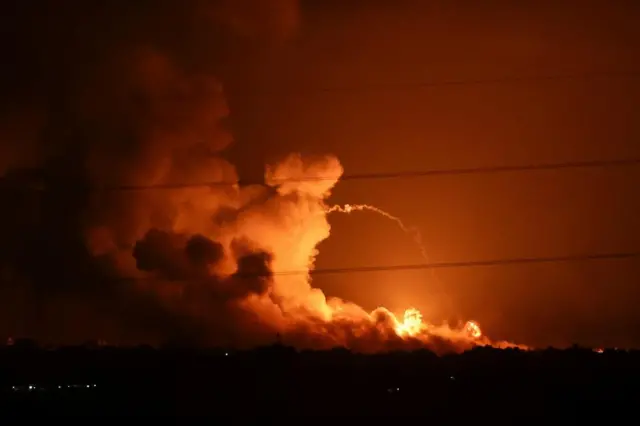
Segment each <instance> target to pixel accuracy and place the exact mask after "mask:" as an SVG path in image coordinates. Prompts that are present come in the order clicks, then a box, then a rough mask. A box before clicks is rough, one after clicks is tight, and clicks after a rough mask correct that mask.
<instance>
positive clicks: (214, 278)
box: [0, 0, 501, 352]
mask: <svg viewBox="0 0 640 426" xmlns="http://www.w3.org/2000/svg"><path fill="white" fill-rule="evenodd" d="M125 3H126V4H127V5H128V4H129V2H125ZM125 3H123V4H125ZM170 3H171V4H172V6H169V5H167V6H165V7H166V8H168V9H166V10H165V9H163V12H162V13H160V12H158V13H151V14H149V13H143V12H142V9H141V11H140V12H135V11H133V10H129V8H126V9H120V8H118V7H116V6H113V7H114V9H113V13H112V16H111V15H110V16H111V18H110V19H112V22H111V21H110V22H111V24H110V25H108V26H106V27H103V26H101V25H102V22H103V20H104V19H103V17H102V15H101V14H100V13H96V15H95V16H96V21H95V23H96V25H91V24H88V23H87V21H86V20H87V19H88V18H87V17H86V16H85V15H84V14H75V13H71V12H72V11H73V8H69V10H68V11H67V12H68V13H67V14H68V15H69V16H67V18H68V19H69V20H70V22H71V23H75V25H77V26H78V28H81V29H83V31H86V35H84V36H80V35H78V34H80V33H78V32H76V31H75V30H69V31H63V33H64V34H67V33H68V34H69V35H70V37H72V39H69V40H65V42H64V43H63V42H60V43H61V46H59V47H62V48H63V49H62V50H61V52H64V54H53V53H51V52H53V50H52V51H51V52H50V51H49V48H48V47H46V46H48V45H47V44H46V42H48V41H51V40H58V38H57V36H58V32H57V31H56V32H55V37H54V32H52V33H51V36H50V37H44V38H42V39H41V40H40V42H42V43H40V42H34V43H32V44H33V45H34V46H37V45H40V44H42V46H45V47H43V55H42V57H43V58H48V59H50V60H54V59H56V61H57V59H60V60H59V61H57V62H55V63H54V64H53V65H56V66H57V68H55V67H54V68H55V69H53V68H52V67H48V66H43V67H40V68H46V69H48V70H52V71H55V72H56V73H55V74H52V77H51V78H50V80H51V81H52V82H55V87H56V90H53V91H49V90H47V91H46V92H47V93H49V92H51V101H49V100H48V98H46V97H45V98H46V101H45V102H44V103H43V104H42V105H40V104H39V103H38V104H37V105H34V111H36V113H33V115H35V116H37V117H40V115H42V116H43V118H42V121H44V123H43V124H42V125H41V126H42V128H38V131H37V132H35V131H34V132H33V133H34V134H33V135H32V134H31V133H30V132H23V131H22V126H18V127H19V128H18V129H17V130H16V131H17V132H19V133H20V134H19V135H17V136H15V135H14V136H12V135H13V133H12V132H8V133H7V132H2V129H1V128H0V134H2V135H3V138H0V142H2V141H8V142H16V143H15V144H14V145H21V146H29V147H31V145H33V149H31V148H30V149H29V150H28V151H29V152H28V153H24V155H22V154H23V153H18V152H13V151H15V150H13V151H12V150H10V149H6V150H3V159H2V160H3V164H2V166H3V170H2V172H5V171H6V175H5V176H4V181H5V183H7V184H11V185H15V186H17V187H29V188H39V189H38V191H30V192H29V196H28V197H26V196H25V197H22V196H21V197H17V196H15V197H14V198H15V199H13V198H12V200H13V201H7V202H5V203H3V205H4V206H6V208H5V209H3V210H4V212H3V213H4V215H5V216H6V218H5V220H3V222H2V223H3V224H5V227H4V228H3V232H4V233H3V235H4V236H5V238H4V239H5V243H6V247H7V248H6V250H4V251H3V252H2V253H0V254H2V256H3V257H2V258H1V259H0V260H1V261H2V262H3V263H2V265H5V267H4V269H3V274H4V275H11V277H12V282H16V283H18V284H16V287H18V286H19V284H20V283H23V282H25V283H28V284H29V288H30V290H29V291H33V294H34V296H33V297H34V300H37V301H38V303H39V304H36V303H25V306H31V305H33V306H37V307H36V308H34V311H37V315H34V316H33V317H34V319H33V323H32V324H31V326H30V327H27V329H28V330H37V332H38V333H39V334H40V335H41V336H47V337H50V336H55V338H56V339H57V340H58V341H62V340H65V339H66V340H74V339H75V340H76V341H77V340H79V339H82V340H85V339H86V338H87V337H97V336H96V335H98V336H99V337H101V338H103V337H104V338H106V339H107V340H112V341H123V340H126V341H135V342H136V343H139V342H140V341H148V342H153V343H156V342H160V341H164V340H168V339H171V338H175V337H178V338H184V339H186V340H193V341H196V342H197V343H200V344H209V345H229V346H236V347H241V346H255V345H259V344H264V343H272V342H273V341H274V339H275V338H276V336H277V335H280V336H281V337H282V339H283V341H284V342H285V343H287V344H291V345H294V346H296V347H299V348H332V347H346V348H350V349H352V350H356V351H364V352H376V351H384V350H390V349H412V348H430V349H432V350H435V351H438V352H446V351H461V350H464V349H467V348H471V347H473V346H476V345H484V344H488V343H491V342H489V340H488V339H486V337H484V336H483V334H482V332H481V331H480V328H479V327H478V325H477V324H475V323H473V322H468V323H467V324H466V325H465V326H463V327H449V326H447V325H433V324H427V323H425V322H423V319H422V314H421V313H420V312H419V311H418V310H416V309H413V308H412V309H408V310H407V311H406V312H405V313H404V316H403V317H402V318H401V319H399V318H398V317H397V316H396V315H394V314H393V313H392V312H390V311H389V310H388V309H385V308H382V307H380V308H377V309H375V310H374V311H372V312H368V311H366V310H365V309H363V308H362V307H360V306H358V305H356V304H354V303H351V302H348V301H344V300H341V299H338V298H334V297H327V296H326V295H325V294H324V293H323V292H322V291H321V290H319V289H317V288H314V286H313V285H312V284H313V283H312V279H311V272H312V271H313V270H314V267H315V259H316V256H317V255H318V249H317V247H318V245H319V244H320V243H321V242H322V241H324V240H325V239H327V238H329V236H330V231H331V226H330V224H329V221H328V216H329V215H330V214H332V213H354V212H358V211H362V210H368V211H373V212H376V213H378V214H381V215H382V216H384V217H386V218H388V219H390V220H393V221H395V222H396V223H397V224H398V225H399V226H400V227H401V229H402V230H403V231H404V232H406V233H408V234H410V235H412V236H413V238H414V239H415V241H416V242H417V243H418V245H419V246H420V248H421V250H422V252H423V256H424V258H425V260H428V259H427V256H426V253H425V252H424V249H423V245H422V243H421V238H420V235H419V233H418V232H417V231H416V230H415V229H411V228H408V227H406V226H405V225H404V224H403V223H402V221H401V220H400V219H398V218H396V217H394V216H392V215H390V214H388V213H386V212H384V211H382V210H380V209H378V208H376V207H374V206H368V205H346V206H330V205H328V204H327V199H328V197H329V196H330V194H331V191H332V189H333V188H334V186H335V185H336V184H337V183H338V182H339V180H340V177H341V176H342V174H343V168H342V165H341V164H340V162H339V161H338V159H337V158H336V157H333V156H327V157H324V158H320V159H315V160H310V159H307V158H303V157H302V156H301V155H297V154H292V155H290V156H288V157H287V158H285V159H284V160H283V161H281V162H279V163H277V164H274V165H270V166H268V167H267V168H266V172H265V176H264V184H261V185H243V184H241V183H240V182H239V178H238V175H237V173H236V168H235V166H234V165H233V164H231V163H230V162H229V161H228V160H227V159H226V158H225V150H226V148H227V147H228V146H230V145H231V144H232V143H233V137H232V135H231V132H229V131H228V129H227V126H226V125H225V122H226V120H227V119H228V116H229V107H228V104H227V98H226V95H225V93H224V90H223V89H224V87H223V84H222V82H221V79H219V78H218V77H219V76H221V75H222V76H224V72H223V70H224V69H226V67H221V68H219V67H217V66H215V65H214V63H216V61H217V59H216V58H212V59H211V61H206V60H201V59H202V58H201V57H202V56H203V52H208V51H210V47H211V46H210V45H209V44H208V43H210V40H214V39H216V37H218V36H219V32H218V31H217V30H216V31H212V30H211V28H212V26H213V25H216V24H217V25H220V23H223V25H222V27H221V28H218V30H219V31H220V34H225V37H221V38H220V42H221V43H222V42H229V43H231V41H230V40H236V38H237V37H240V38H241V39H242V38H243V37H247V38H249V39H250V38H252V37H255V36H256V35H257V34H258V35H259V34H262V33H264V32H273V34H272V35H273V37H266V39H268V40H270V41H269V45H270V46H271V45H272V44H271V43H273V46H276V45H279V43H280V42H281V41H283V40H284V39H286V38H287V37H288V36H289V35H290V34H291V33H292V32H294V31H295V28H296V27H297V26H298V25H299V12H300V10H299V8H298V5H297V2H295V1H293V0H290V1H289V0H287V1H281V2H260V5H262V6H261V7H264V8H265V11H270V12H269V13H266V12H265V13H263V12H262V9H256V10H259V11H260V13H255V14H254V13H248V12H247V11H246V10H245V9H247V8H245V7H242V8H237V7H235V6H234V5H235V2H222V3H221V6H220V7H217V6H216V7H214V6H213V5H210V4H209V2H196V3H197V4H198V6H197V7H195V6H193V5H191V3H189V5H190V6H187V5H186V3H185V5H183V2H177V3H175V2H170ZM263 3H264V4H263ZM110 4H111V3H110ZM256 4H257V3H256ZM276 4H277V5H278V7H277V8H274V7H275V6H274V5H276ZM154 7H155V6H154ZM174 7H175V8H176V9H175V10H174V9H173V8H174ZM182 9H184V10H182ZM249 9H250V8H249ZM25 10H26V9H25ZM180 11H181V12H183V13H178V12H180ZM25 13H26V12H25ZM131 13H134V14H135V13H138V14H137V15H135V16H131V17H129V15H130V14H131ZM40 15H42V16H45V15H46V16H48V15H49V14H43V13H39V15H38V16H40ZM55 15H56V16H58V14H55ZM76 15H77V16H76ZM122 16H127V19H126V22H121V21H120V17H122ZM98 17H99V19H97V18H98ZM174 18H175V19H174ZM178 18H180V19H178ZM265 19H266V21H265ZM165 20H166V21H167V22H165ZM174 20H175V22H173V21H174ZM29 22H31V21H29ZM61 22H62V21H61ZM98 23H100V25H98ZM169 23H173V25H168V24H169ZM123 26H124V27H123ZM31 27H33V26H25V28H31ZM40 27H43V28H55V27H54V26H51V25H49V24H46V25H44V24H43V25H40ZM93 27H95V28H98V29H101V30H99V31H98V32H100V33H105V34H107V35H110V34H111V32H112V30H113V31H115V29H116V28H122V31H121V34H120V37H111V38H113V40H111V38H109V39H104V40H101V41H98V40H97V36H98V35H99V34H98V32H96V33H95V34H94V32H93ZM103 28H109V30H108V31H107V30H102V29H103ZM274 28H275V29H278V30H277V31H273V29H274ZM158 29H167V31H165V30H163V31H158ZM225 31H227V32H225ZM174 32H175V33H176V34H177V33H180V36H176V40H179V41H180V42H179V43H175V42H174V41H173V40H171V41H168V40H167V37H165V35H166V34H168V33H171V34H173V33H174ZM47 34H48V33H47ZM82 34H85V33H84V32H83V33H82ZM229 35H234V36H233V37H228V36H229ZM29 37H31V34H29ZM234 37H236V38H234ZM30 39H31V38H30ZM80 40H81V41H83V42H84V41H86V42H87V43H88V44H87V45H86V46H85V45H84V44H82V43H80V44H78V45H77V49H76V50H74V52H76V53H77V54H78V58H79V60H78V63H77V64H69V60H70V58H74V57H75V56H76V54H75V53H69V52H70V51H68V49H70V48H71V47H73V46H76V42H77V41H80ZM94 40H95V43H94V42H93V41H94ZM243 40H244V39H243ZM236 41H237V43H238V46H244V41H242V40H240V39H238V40H236ZM54 47H55V46H54ZM222 51H225V49H221V52H222ZM85 52H90V53H91V55H90V56H87V57H86V58H85V57H84V56H80V55H79V54H80V53H85ZM235 56H238V57H241V56H242V55H230V58H232V57H235ZM80 58H82V60H80ZM218 59H220V58H218ZM9 62H11V61H9ZM80 62H82V64H83V65H82V66H80ZM36 63H38V62H36ZM74 66H75V67H78V70H74V72H71V70H72V69H73V67H74ZM40 68H38V69H40ZM229 69H233V68H229ZM27 74H28V73H27ZM32 74H34V75H40V74H41V73H32ZM47 74H49V72H48V73H47ZM7 81H9V80H7ZM47 81H49V80H47ZM47 84H49V83H47ZM58 87H61V89H60V90H59V91H58V89H57V88H58ZM58 92H60V93H58ZM58 95H60V96H58ZM23 97H24V98H25V99H26V98H28V99H31V98H34V99H39V98H40V97H39V96H31V95H29V96H23ZM58 98H61V100H60V104H58V103H56V102H54V100H55V101H57V100H58ZM34 102H35V101H34ZM40 109H42V110H43V113H42V114H40ZM29 111H30V109H29ZM24 114H25V116H28V117H30V114H31V113H29V114H27V113H26V112H25V113H24ZM25 120H26V122H28V123H29V125H25V126H23V127H25V128H30V127H32V126H37V125H39V124H38V123H39V120H35V119H33V120H31V119H27V118H25ZM7 121H10V122H16V121H17V120H14V119H10V120H7ZM0 127H1V126H0ZM22 133H24V134H22ZM17 141H19V143H18V142H17ZM8 142H7V143H8ZM3 146H4V145H3ZM8 146H9V145H7V147H8ZM12 149H13V148H12ZM31 151H34V152H35V153H34V154H33V155H31V154H30V153H31ZM5 152H6V155H4V153H5ZM12 153H13V154H14V155H13V156H12V157H11V158H10V155H9V154H12ZM18 154H20V155H18ZM248 155H252V153H249V154H248ZM23 156H24V157H29V158H28V160H29V161H26V159H25V158H22V157H23ZM23 160H24V161H23ZM5 163H6V164H5ZM27 163H28V165H29V167H33V168H35V171H34V170H31V169H24V167H26V166H25V164H27ZM203 182H211V183H213V184H211V185H206V184H204V185H203ZM216 182H217V183H221V184H215V183H216ZM109 186H114V187H115V188H119V189H118V190H114V191H110V190H103V189H105V188H106V187H109ZM76 187H77V188H78V190H77V191H76V190H69V188H76ZM94 188H97V190H93V189H94ZM136 188H137V189H136ZM40 189H42V191H40ZM14 192H16V194H17V193H18V192H17V191H14ZM12 194H13V192H12ZM32 195H33V196H32ZM25 212H29V214H25ZM51 241H56V244H51ZM27 254H28V255H27ZM2 265H0V266H2ZM52 277H55V278H57V282H53V283H52ZM11 294H13V293H11ZM12 297H13V296H4V299H6V300H13V299H12ZM25 297H27V296H25ZM60 312H64V315H60ZM19 316H22V315H21V314H19ZM78 318H81V319H82V320H77V319H78ZM72 333H73V334H72ZM109 333H110V335H109ZM33 334H36V333H33ZM107 335H108V336H107ZM500 345H501V344H500Z"/></svg>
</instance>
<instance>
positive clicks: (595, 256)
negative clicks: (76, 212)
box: [117, 252, 640, 281]
mask: <svg viewBox="0 0 640 426" xmlns="http://www.w3.org/2000/svg"><path fill="white" fill-rule="evenodd" d="M638 257H640V252H619V253H591V254H582V255H571V256H548V257H520V258H509V259H493V260H477V261H464V262H434V263H418V264H405V265H391V266H352V267H344V268H319V269H314V270H312V271H310V272H307V271H302V270H299V271H295V270H291V271H274V272H272V273H245V274H238V276H240V277H242V278H259V277H267V276H296V275H307V274H310V275H336V274H349V273H368V272H387V271H415V270H429V269H461V268H481V267H492V266H512V265H527V264H544V263H576V262H594V261H605V260H626V259H634V258H638ZM156 279H157V280H163V279H162V278H155V277H139V278H136V277H123V278H119V279H117V280H126V281H136V280H156ZM169 281H189V280H188V279H187V280H180V279H175V280H169Z"/></svg>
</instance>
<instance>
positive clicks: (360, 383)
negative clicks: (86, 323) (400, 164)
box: [0, 345, 640, 424]
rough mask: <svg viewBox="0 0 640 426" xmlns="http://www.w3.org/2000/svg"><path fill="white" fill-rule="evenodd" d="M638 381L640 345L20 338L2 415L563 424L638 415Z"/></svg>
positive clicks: (4, 382) (4, 366)
mask: <svg viewBox="0 0 640 426" xmlns="http://www.w3.org/2000/svg"><path fill="white" fill-rule="evenodd" d="M639 378H640V353H639V352H626V351H615V350H608V351H605V352H604V353H595V352H593V351H591V350H587V349H579V348H574V349H570V350H564V351H560V350H545V351H536V352H529V353H527V352H521V351H517V350H496V349H490V348H477V349H475V350H473V351H470V352H467V353H465V354H462V355H451V356H445V357H437V356H435V355H433V354H432V353H429V352H414V353H394V354H387V355H377V356H364V355H353V354H350V353H348V352H346V351H332V352H315V353H314V352H305V353H297V352H295V351H293V350H291V349H288V348H283V347H272V348H264V349H261V350H256V351H252V352H243V353H232V352H229V353H226V355H225V352H224V351H213V350H212V351H195V350H184V349H183V350H178V349H163V350H154V349H151V348H135V349H131V348H130V349H117V348H99V349H90V348H86V347H82V348H63V349H58V350H55V351H51V350H49V351H47V350H41V349H36V348H28V347H20V345H16V346H12V347H7V348H4V349H2V350H1V351H0V386H1V387H2V393H1V396H2V398H1V401H2V407H0V408H1V410H2V411H0V413H2V415H1V417H3V418H7V417H8V416H10V417H13V416H18V417H25V416H33V415H35V416H39V417H40V416H50V415H64V414H72V415H91V416H112V415H161V416H165V417H168V416H178V417H182V416H200V415H206V416H212V417H216V416H219V417H222V418H229V417H233V418H234V419H235V420H236V421H237V420H248V419H250V418H252V417H256V416H258V417H274V418H276V419H277V418H282V417H287V416H294V415H311V416H336V415H341V416H347V415H348V416H351V415H359V416H381V415H384V416H422V417H423V418H426V419H432V420H434V421H436V423H437V424H441V423H445V422H446V423H447V424H450V423H464V422H466V421H467V420H471V421H475V422H479V421H481V420H482V419H486V420H487V421H491V422H494V423H495V421H496V420H499V419H500V420H504V421H505V422H506V423H509V424H511V423H514V422H520V421H521V420H523V419H525V418H530V417H532V416H544V417H547V418H548V419H556V420H557V419H558V417H557V416H558V415H559V414H560V413H562V414H564V415H567V414H568V415H570V416H574V415H576V416H577V415H585V414H589V413H591V412H596V411H598V412H606V413H609V415H611V414H616V415H619V414H621V413H623V412H627V411H629V412H630V413H633V410H634V408H635V407H636V405H638V402H640V387H639V383H640V382H639V381H638V379H639ZM29 385H32V386H33V389H31V390H29V388H28V386H29ZM14 387H15V389H14ZM513 416H515V417H513ZM634 416H635V414H634ZM609 418H610V417H609ZM552 423H553V422H552Z"/></svg>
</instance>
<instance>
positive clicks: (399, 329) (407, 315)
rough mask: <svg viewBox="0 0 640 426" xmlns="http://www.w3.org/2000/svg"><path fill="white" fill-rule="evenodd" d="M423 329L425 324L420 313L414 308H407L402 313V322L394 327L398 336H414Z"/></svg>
mask: <svg viewBox="0 0 640 426" xmlns="http://www.w3.org/2000/svg"><path fill="white" fill-rule="evenodd" d="M424 328H426V324H424V323H423V322H422V313H420V311H419V310H417V309H416V308H409V309H407V310H406V311H404V320H403V321H402V322H401V323H399V324H398V325H397V326H396V328H395V330H396V333H398V335H399V336H416V335H418V334H419V333H420V332H421V331H422V330H423V329H424Z"/></svg>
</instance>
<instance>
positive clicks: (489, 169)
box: [0, 158, 640, 192]
mask: <svg viewBox="0 0 640 426" xmlns="http://www.w3.org/2000/svg"><path fill="white" fill-rule="evenodd" d="M638 164H640V159H638V158H632V159H619V160H592V161H568V162H562V163H539V164H529V165H519V166H486V167H470V168H449V169H431V170H423V171H407V172H388V173H361V174H350V175H344V176H342V177H340V179H339V180H340V181H341V182H343V181H352V180H388V179H410V178H418V177H436V176H456V175H473V174H497V173H516V172H527V171H545V170H562V169H589V168H609V167H625V166H636V165H638ZM334 179H336V178H335V177H329V176H309V177H301V178H283V179H274V181H275V182H277V183H278V184H285V183H289V182H318V181H328V180H334ZM263 183H264V182H263V181H258V180H238V181H236V182H231V181H226V182H225V181H210V182H199V183H167V184H155V185H114V186H92V187H89V186H82V185H78V186H68V185H66V186H65V187H64V189H65V190H69V189H72V188H74V189H77V190H90V191H95V192H129V191H146V190H171V189H186V188H206V187H214V186H235V185H239V186H245V185H262V184H263ZM55 187H56V186H55V185H54V186H40V187H37V186H31V187H28V188H26V187H22V188H16V187H15V186H12V185H10V184H8V185H6V186H4V187H0V188H2V189H5V190H6V189H14V190H15V189H20V190H33V191H46V190H50V189H53V188H55Z"/></svg>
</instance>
